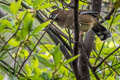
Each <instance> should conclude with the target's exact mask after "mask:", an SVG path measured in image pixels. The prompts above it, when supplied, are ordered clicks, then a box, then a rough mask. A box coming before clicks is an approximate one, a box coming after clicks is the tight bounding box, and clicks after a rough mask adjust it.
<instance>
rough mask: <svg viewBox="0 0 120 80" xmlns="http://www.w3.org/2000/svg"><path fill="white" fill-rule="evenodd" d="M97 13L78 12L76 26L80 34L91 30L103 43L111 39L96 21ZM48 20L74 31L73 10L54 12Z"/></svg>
mask: <svg viewBox="0 0 120 80" xmlns="http://www.w3.org/2000/svg"><path fill="white" fill-rule="evenodd" d="M97 17H98V12H93V11H88V10H79V11H78V25H79V29H80V31H82V32H87V31H89V30H91V29H92V30H93V32H95V34H96V35H97V36H98V37H99V38H100V39H101V40H102V41H103V40H106V39H107V38H109V37H111V33H110V32H109V31H108V30H107V29H106V28H105V27H104V26H103V25H101V24H100V23H99V21H98V20H97ZM49 19H50V20H53V21H55V22H56V23H57V24H58V25H59V26H60V27H61V28H68V29H72V30H74V10H73V9H70V10H62V9H57V10H54V11H53V12H52V13H51V14H50V15H49Z"/></svg>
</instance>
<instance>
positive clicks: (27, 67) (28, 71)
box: [25, 64, 32, 76]
mask: <svg viewBox="0 0 120 80" xmlns="http://www.w3.org/2000/svg"><path fill="white" fill-rule="evenodd" d="M25 71H26V72H27V75H28V76H31V73H32V70H31V68H30V67H29V65H28V64H26V65H25Z"/></svg>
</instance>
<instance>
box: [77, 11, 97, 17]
mask: <svg viewBox="0 0 120 80" xmlns="http://www.w3.org/2000/svg"><path fill="white" fill-rule="evenodd" d="M79 14H81V15H91V16H93V17H97V16H98V14H99V13H98V12H94V11H80V12H79Z"/></svg>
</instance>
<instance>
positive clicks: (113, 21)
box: [0, 0, 120, 80]
mask: <svg viewBox="0 0 120 80" xmlns="http://www.w3.org/2000/svg"><path fill="white" fill-rule="evenodd" d="M105 1H106V0H105ZM113 1H114V4H112V5H113V6H114V7H115V10H116V11H115V12H114V13H113V15H112V16H111V18H110V19H109V20H107V21H106V22H105V23H104V24H103V25H105V26H106V28H107V29H109V31H111V33H112V38H110V39H108V40H106V41H101V40H100V39H99V38H98V37H97V36H96V40H95V48H94V49H93V51H92V52H91V55H90V63H91V65H93V66H94V65H95V66H97V65H98V64H99V63H100V62H101V61H102V60H103V59H104V58H105V57H106V56H108V55H109V54H110V53H112V52H113V51H114V50H115V49H117V47H119V44H120V37H119V35H120V13H119V11H117V10H118V9H119V8H120V4H119V3H120V0H113ZM2 2H5V3H8V4H9V5H7V4H5V3H2ZM69 2H70V0H65V3H67V4H68V3H69ZM106 3H108V2H107V1H106ZM110 3H113V2H112V1H110ZM23 4H25V5H27V6H28V7H29V8H28V9H26V8H25V7H24V6H23ZM104 4H105V3H104ZM83 5H84V6H83ZM88 5H89V4H88V2H87V0H85V3H84V2H82V1H80V2H79V8H86V7H87V6H88ZM109 5H110V4H109ZM56 7H58V8H65V6H64V4H63V3H61V2H60V1H59V0H16V1H14V0H8V1H7V0H5V1H0V9H2V10H3V11H5V12H6V13H7V15H6V16H4V17H1V18H0V80H3V79H4V78H5V77H6V75H7V77H9V79H10V80H28V79H31V80H76V78H75V75H74V72H73V70H72V66H71V63H72V62H73V61H74V60H76V59H77V58H78V57H79V56H80V54H79V55H76V56H73V55H70V58H69V59H66V55H64V54H63V52H62V51H61V45H60V44H58V45H56V44H55V43H54V42H53V41H52V40H51V38H50V37H49V36H48V34H47V31H46V30H47V28H48V27H49V26H50V25H52V23H51V21H50V20H47V19H48V18H47V17H48V16H49V14H50V12H51V11H53V10H54V9H56ZM103 7H105V10H109V8H108V7H106V6H103ZM65 9H68V8H65ZM37 11H40V14H41V15H40V17H42V18H43V20H44V22H41V23H39V20H38V19H36V15H37ZM105 12H106V11H103V12H102V13H103V14H104V13H105ZM107 13H108V12H107ZM55 25H56V23H55ZM60 30H61V31H63V33H64V34H65V35H67V36H68V35H69V34H68V33H67V32H66V30H65V29H60ZM62 37H63V36H62ZM71 37H72V38H73V35H72V36H71ZM63 40H65V41H66V42H67V44H69V41H67V39H66V38H64V37H63ZM71 46H73V44H72V43H71ZM68 52H69V53H70V51H68ZM70 54H71V53H70ZM119 54H120V50H119V49H118V50H117V51H116V52H114V53H113V54H112V55H110V56H109V57H108V58H107V59H106V60H105V61H104V63H103V64H101V65H100V66H99V67H98V69H97V71H96V73H97V74H98V76H99V78H100V79H101V80H110V79H111V80H119V78H120V77H119V74H120V69H119V68H120V64H119V63H120V56H119ZM90 76H91V80H95V76H93V73H92V72H91V71H90Z"/></svg>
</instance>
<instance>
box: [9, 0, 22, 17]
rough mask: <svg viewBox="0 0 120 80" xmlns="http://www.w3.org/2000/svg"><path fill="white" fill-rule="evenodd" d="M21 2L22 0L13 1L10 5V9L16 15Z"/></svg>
mask: <svg viewBox="0 0 120 80" xmlns="http://www.w3.org/2000/svg"><path fill="white" fill-rule="evenodd" d="M21 2H22V0H18V1H17V2H13V3H12V4H11V5H10V11H11V13H13V14H14V15H16V14H17V12H18V11H19V8H20V6H21Z"/></svg>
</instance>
